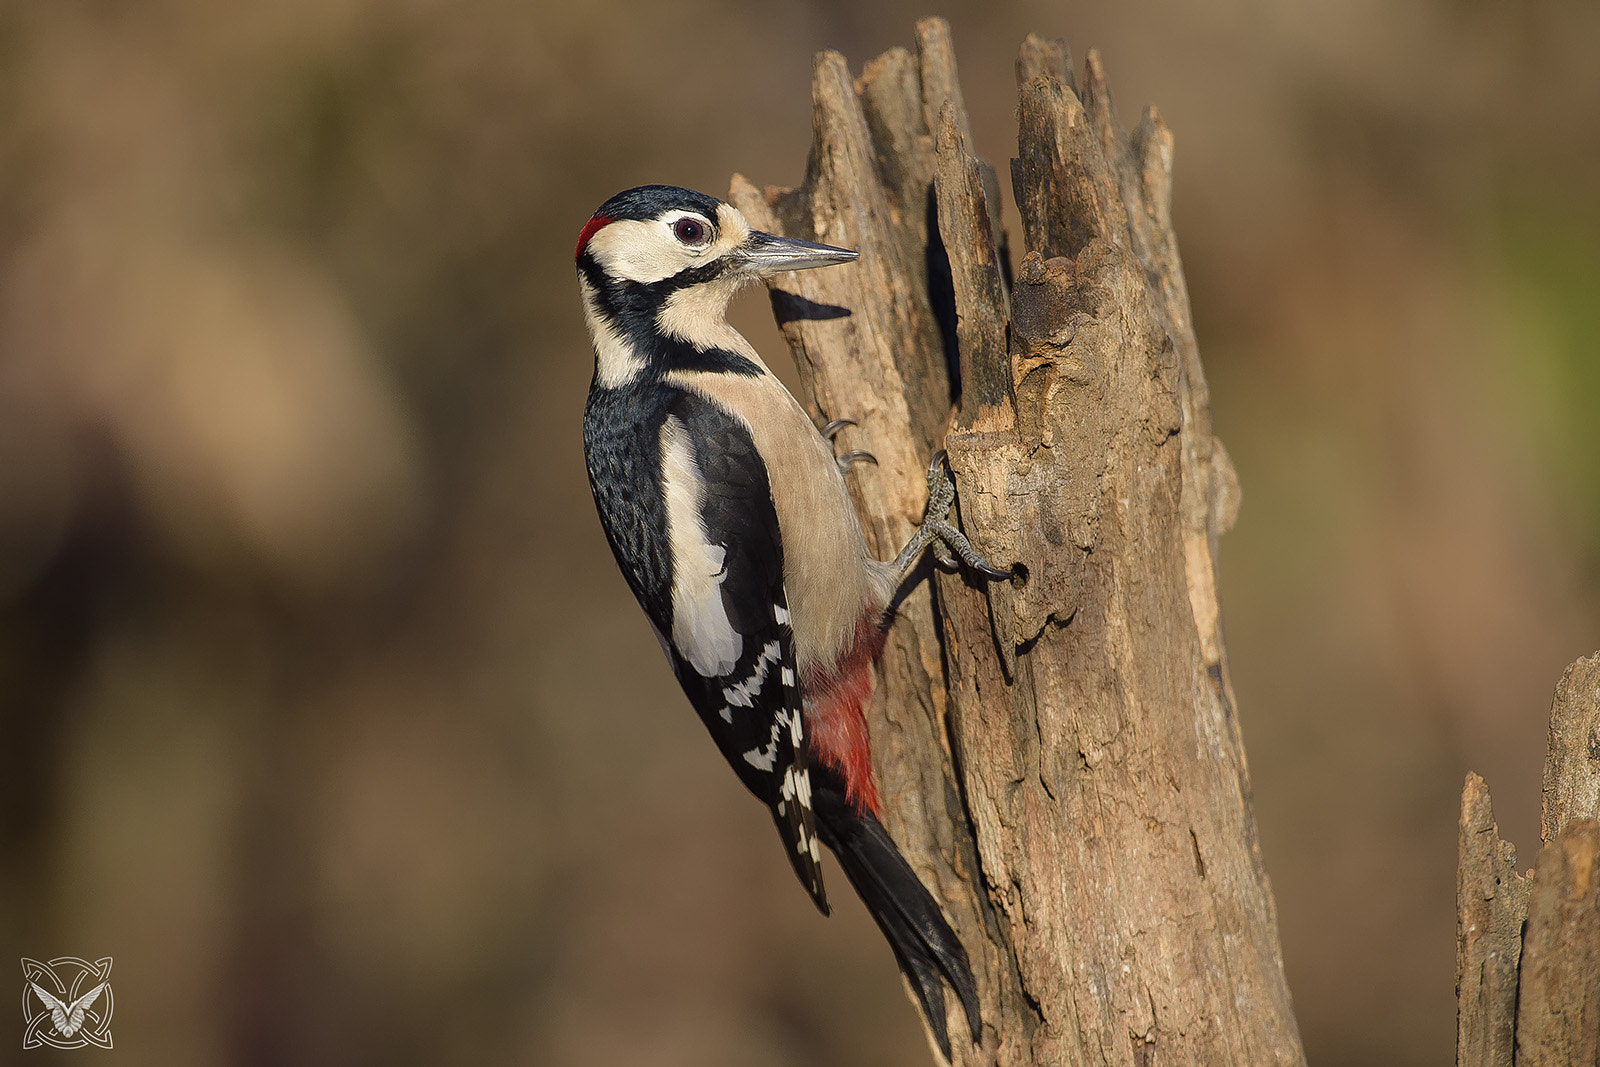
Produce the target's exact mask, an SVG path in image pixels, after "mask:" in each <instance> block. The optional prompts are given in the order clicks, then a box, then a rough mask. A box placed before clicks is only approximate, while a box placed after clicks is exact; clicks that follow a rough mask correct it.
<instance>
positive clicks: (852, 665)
mask: <svg viewBox="0 0 1600 1067" xmlns="http://www.w3.org/2000/svg"><path fill="white" fill-rule="evenodd" d="M878 618H879V615H878V612H877V611H874V610H872V609H870V608H869V609H868V610H867V611H865V612H863V613H862V615H861V619H860V621H859V622H857V623H856V632H855V636H854V637H853V638H851V641H850V646H849V647H848V648H846V649H845V651H844V655H842V656H840V657H839V660H838V662H837V663H835V664H834V666H833V669H832V670H831V671H825V670H815V669H814V670H811V671H808V672H807V674H806V677H805V679H804V680H803V681H804V683H805V692H806V728H807V729H808V730H810V731H811V749H812V751H813V752H815V753H816V754H817V756H818V758H820V759H821V760H822V762H823V763H825V764H827V765H828V766H829V767H832V768H833V769H834V770H836V771H838V772H839V775H840V777H842V778H843V779H844V790H845V797H846V799H848V800H849V801H850V803H852V804H854V805H855V806H856V809H857V810H858V811H867V812H871V813H872V814H873V815H874V816H876V815H877V814H878V804H879V801H878V785H877V783H876V782H874V781H873V780H872V747H871V743H870V741H869V739H868V737H867V718H866V716H865V715H863V714H862V713H861V709H862V708H864V707H865V706H866V703H867V700H868V699H869V698H870V697H871V696H872V664H873V661H874V660H876V659H877V658H878V656H879V655H880V654H881V653H882V652H883V637H884V634H883V630H882V629H881V628H880V627H879V626H878Z"/></svg>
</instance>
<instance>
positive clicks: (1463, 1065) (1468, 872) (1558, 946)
mask: <svg viewBox="0 0 1600 1067" xmlns="http://www.w3.org/2000/svg"><path fill="white" fill-rule="evenodd" d="M1597 812H1600V653H1596V654H1595V655H1593V656H1589V657H1588V658H1586V659H1580V660H1578V661H1577V662H1575V663H1573V664H1572V665H1571V666H1570V667H1568V668H1567V670H1566V673H1565V674H1564V675H1562V678H1561V682H1560V684H1559V685H1557V686H1556V693H1555V700H1554V702H1553V703H1552V705H1551V708H1550V744H1549V750H1548V752H1547V754H1546V756H1545V767H1544V820H1543V827H1542V829H1541V833H1540V836H1541V837H1542V838H1543V842H1544V848H1543V849H1542V850H1541V851H1540V852H1539V858H1538V861H1537V863H1536V864H1535V866H1534V869H1533V870H1532V871H1529V872H1528V873H1527V874H1519V873H1517V869H1516V867H1517V853H1516V850H1515V849H1513V848H1512V847H1511V846H1510V845H1509V844H1507V843H1506V842H1504V841H1501V840H1500V836H1499V829H1498V827H1496V826H1495V822H1494V810H1493V808H1492V806H1491V804H1490V800H1489V787H1488V786H1487V785H1485V784H1484V781H1483V779H1482V778H1479V777H1478V776H1477V775H1476V774H1469V775H1467V784H1466V788H1465V790H1464V791H1463V792H1462V795H1461V852H1460V860H1459V863H1458V866H1457V870H1456V913H1457V925H1456V1064H1457V1065H1458V1067H1511V1065H1512V1064H1513V1063H1514V1064H1516V1065H1517V1067H1557V1065H1561V1067H1569V1065H1575V1067H1585V1065H1587V1067H1597V1065H1600V823H1597V822H1596V821H1595V816H1596V814H1597Z"/></svg>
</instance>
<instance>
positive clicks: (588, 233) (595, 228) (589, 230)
mask: <svg viewBox="0 0 1600 1067" xmlns="http://www.w3.org/2000/svg"><path fill="white" fill-rule="evenodd" d="M615 221H617V220H616V219H613V218H612V217H611V216H610V215H596V216H595V217H594V218H592V219H590V220H589V221H588V222H586V223H584V224H583V229H581V230H579V231H578V247H577V248H576V249H574V250H573V252H572V259H573V261H574V262H576V261H577V259H578V257H579V256H581V255H583V250H584V249H585V248H588V247H589V238H591V237H593V236H594V235H595V234H596V233H598V232H599V231H600V227H602V226H604V225H605V224H606V223H608V222H615Z"/></svg>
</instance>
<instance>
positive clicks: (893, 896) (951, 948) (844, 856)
mask: <svg viewBox="0 0 1600 1067" xmlns="http://www.w3.org/2000/svg"><path fill="white" fill-rule="evenodd" d="M817 771H818V768H815V767H813V768H812V772H811V774H812V779H813V781H814V782H815V786H814V787H813V792H814V795H813V797H812V808H813V810H814V811H815V813H816V819H817V834H818V836H819V837H821V838H822V843H823V844H825V845H827V846H828V847H829V848H830V849H832V850H833V854H834V855H835V856H837V857H838V859H839V866H840V867H842V868H843V869H844V874H845V877H846V878H848V879H850V884H851V885H853V886H855V890H856V893H857V894H859V895H860V897H861V901H862V903H864V904H866V906H867V910H868V911H869V912H871V913H872V917H873V919H875V920H877V923H878V929H880V930H882V931H883V936H884V937H886V938H888V940H889V947H890V948H891V949H893V950H894V959H895V962H896V963H898V964H899V965H900V972H901V973H902V974H904V975H905V976H906V978H907V980H908V981H910V983H911V986H912V988H913V989H915V990H916V991H917V999H918V1000H919V1001H920V1002H921V1003H922V1014H923V1017H924V1018H926V1019H927V1020H928V1026H929V1027H930V1028H931V1029H932V1030H933V1036H934V1038H935V1039H936V1040H937V1041H938V1042H939V1050H940V1051H941V1052H943V1053H944V1058H945V1059H946V1060H947V1061H948V1060H949V1059H950V1036H949V1034H948V1033H947V1032H946V1030H945V1019H944V985H943V982H942V981H941V977H942V979H943V981H948V982H949V983H950V988H952V989H954V990H955V991H956V996H957V997H958V998H960V1000H961V1007H962V1010H963V1011H965V1012H966V1015H967V1025H968V1026H970V1027H971V1028H972V1043H973V1044H975V1045H976V1044H979V1043H980V1042H981V1041H982V1037H983V1031H982V1022H981V1019H980V1018H979V1015H978V990H977V986H976V985H975V984H974V982H973V980H972V967H971V965H970V964H969V963H968V962H967V950H966V949H965V948H963V947H962V945H961V940H960V939H959V938H957V937H956V933H955V931H954V930H952V929H950V924H949V923H947V922H945V921H944V915H943V914H942V913H941V912H940V911H939V905H938V904H937V903H936V902H935V901H934V899H933V897H932V896H930V895H929V894H928V891H927V890H926V889H924V888H923V887H922V883H921V882H920V881H919V880H918V879H917V876H916V873H915V872H913V871H912V870H911V867H910V865H909V864H907V863H906V861H905V857H904V856H902V855H900V850H899V849H898V848H896V847H895V844H894V840H893V839H892V838H891V837H890V836H889V832H888V831H887V830H885V829H884V828H883V824H882V823H880V822H878V820H877V819H875V818H873V817H872V815H871V814H869V813H865V812H858V811H857V810H856V808H855V805H853V804H851V803H850V802H849V801H848V800H846V799H845V795H844V790H843V788H842V787H839V786H837V785H836V783H835V782H834V781H830V780H829V779H832V778H833V777H834V776H833V775H832V774H830V773H828V771H827V770H826V769H824V770H823V773H822V774H820V775H819V774H818V773H817Z"/></svg>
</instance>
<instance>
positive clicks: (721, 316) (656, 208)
mask: <svg viewBox="0 0 1600 1067" xmlns="http://www.w3.org/2000/svg"><path fill="white" fill-rule="evenodd" d="M574 256H575V259H576V261H577V268H578V285H579V288H580V290H581V292H582V297H583V310H584V315H585V317H586V318H587V320H588V325H589V333H590V335H591V336H592V338H593V340H594V351H595V365H594V380H593V383H592V384H591V385H590V388H589V401H588V405H587V409H586V410H585V412H584V423H583V438H584V450H585V454H586V457H587V460H588V467H589V482H590V486H591V488H592V489H593V491H594V499H595V504H596V506H597V507H598V509H599V511H600V522H601V525H602V526H603V527H604V528H605V533H606V538H607V539H608V540H609V541H610V543H611V550H612V552H613V553H615V555H616V558H617V564H618V566H619V567H621V569H622V573H623V576H624V577H625V578H626V579H627V581H628V585H629V586H630V587H631V588H632V590H633V594H634V596H635V597H637V598H638V600H639V603H640V605H641V606H642V607H643V608H644V611H645V614H646V615H648V616H649V618H650V622H651V624H652V626H653V627H654V629H655V632H656V637H657V638H658V639H659V640H660V642H661V647H662V649H663V650H664V651H665V652H666V654H667V658H668V659H669V660H671V662H672V667H673V670H674V672H675V673H676V674H677V677H678V681H679V683H680V684H681V685H682V686H683V689H684V692H686V693H687V694H688V696H689V700H690V702H691V703H693V704H694V707H695V710H696V711H698V712H699V713H700V718H701V720H702V721H703V722H704V723H705V725H706V729H708V730H709V731H710V732H711V736H712V738H714V739H715V740H716V742H717V746H718V747H719V748H720V749H721V750H722V754H723V756H724V758H726V759H727V761H728V763H729V764H731V765H732V767H733V769H734V771H735V772H736V773H737V774H738V776H739V779H740V780H741V781H742V782H744V784H745V786H746V787H747V788H748V789H749V790H750V791H751V792H752V793H754V794H755V795H756V796H757V797H759V798H760V799H761V800H762V801H763V802H764V803H765V804H766V805H767V806H768V808H769V809H770V810H771V812H772V817H773V821H774V822H776V823H777V826H778V832H779V834H780V835H781V836H782V838H783V842H784V846H785V851H786V852H787V853H788V856H789V861H790V862H791V863H792V864H793V865H794V870H795V873H796V874H797V875H798V876H799V878H800V881H801V882H802V883H803V884H804V885H805V887H806V889H807V890H808V891H809V892H810V894H811V898H812V900H813V901H815V902H816V905H817V907H818V908H819V909H821V911H822V912H823V914H827V913H828V898H827V894H826V893H825V892H824V890H823V884H822V867H821V858H822V857H821V853H820V850H819V848H818V845H819V843H820V844H823V845H827V846H828V848H830V849H831V850H832V851H833V853H834V855H835V856H836V857H837V858H838V860H839V864H840V866H841V867H842V868H843V869H844V873H845V876H846V877H847V878H849V880H850V883H851V884H852V885H853V886H854V887H855V889H856V892H857V893H859V894H860V895H861V899H862V900H863V901H864V902H865V904H866V906H867V909H868V910H869V911H870V912H871V913H872V917H873V918H874V919H876V920H877V923H878V926H879V928H880V929H882V931H883V933H884V934H885V936H886V937H887V938H888V941H889V945H890V947H891V948H892V949H893V950H894V955H895V960H896V962H898V963H899V965H900V969H901V971H902V972H903V973H904V974H905V976H906V978H907V979H908V980H909V982H910V983H911V986H912V987H913V988H914V989H915V991H916V994H917V997H918V999H919V1001H920V1002H921V1005H922V1010H923V1014H924V1016H925V1017H926V1018H927V1020H928V1024H929V1026H930V1028H931V1030H932V1032H933V1034H934V1037H935V1039H936V1040H937V1042H938V1044H939V1046H940V1049H941V1051H942V1052H943V1053H944V1055H945V1058H946V1059H947V1060H948V1059H949V1056H950V1041H949V1037H948V1035H947V1033H946V1030H945V1013H944V987H943V985H942V981H941V976H942V979H943V980H945V981H948V982H949V983H950V985H951V987H952V988H953V989H954V990H955V992H956V995H957V996H958V997H959V998H960V1000H961V1005H962V1008H963V1010H964V1011H965V1013H966V1017H967V1022H968V1024H969V1026H970V1028H971V1030H972V1039H973V1041H974V1042H977V1041H978V1040H979V1037H980V1021H979V1014H978V999H977V991H976V989H975V987H974V985H973V980H972V970H971V967H970V965H969V964H968V962H967V953H966V950H965V949H964V948H963V947H962V945H961V942H960V940H959V939H958V938H957V937H956V935H955V932H954V931H953V930H951V928H950V925H949V924H948V923H947V922H946V921H945V919H944V916H943V915H942V914H941V913H940V910H939V905H938V904H937V903H935V902H934V900H933V898H932V897H931V896H930V895H929V894H928V891H927V890H926V889H924V888H923V886H922V883H921V882H920V881H918V879H917V876H916V875H915V874H914V873H913V872H912V870H911V868H910V866H908V865H907V863H906V861H905V859H904V857H902V856H901V854H900V851H899V850H898V849H897V848H896V847H895V844H894V842H893V841H892V840H891V839H890V837H889V835H888V833H887V832H886V831H885V830H884V828H883V826H882V824H880V823H879V821H878V818H877V815H878V812H879V810H880V807H881V803H882V802H881V799H880V797H879V795H878V790H877V787H876V785H875V784H874V782H873V777H872V766H871V760H870V753H869V749H868V739H867V724H866V720H865V718H864V717H863V715H862V706H863V704H864V703H865V702H866V700H867V698H868V697H869V696H870V695H871V692H872V664H873V662H874V661H875V660H876V659H877V657H878V655H879V653H880V652H881V651H882V649H883V642H884V632H885V629H886V627H887V626H888V623H889V605H890V602H891V598H892V597H893V595H894V594H895V592H896V591H897V587H898V586H899V585H900V584H901V583H902V582H903V581H904V580H905V578H906V576H907V575H908V573H909V572H910V570H911V569H912V567H913V566H914V565H915V564H916V562H917V559H918V557H919V556H920V555H921V554H922V551H923V550H924V549H925V548H926V547H927V546H928V545H929V544H934V545H935V547H936V548H937V550H938V554H939V556H940V558H941V559H944V560H945V561H946V562H949V556H948V551H947V550H953V551H954V552H955V553H957V554H958V555H960V556H961V557H962V558H963V559H964V560H965V561H966V562H967V564H968V565H969V566H971V567H973V568H974V569H976V570H977V571H979V572H980V573H982V574H984V575H985V576H986V577H988V578H991V579H1000V578H1005V577H1008V576H1009V575H1008V573H1007V572H1005V571H1000V570H997V569H995V568H993V567H991V566H989V565H988V564H987V563H986V562H984V561H983V560H982V559H981V558H980V557H979V556H978V555H977V553H976V552H975V551H974V550H973V549H972V547H971V545H970V544H968V542H967V540H966V538H965V537H963V536H962V535H961V533H960V532H959V531H957V530H956V529H955V528H954V527H953V526H952V525H951V524H950V523H949V520H948V518H947V516H948V513H949V509H950V505H951V503H952V501H953V499H954V488H953V486H952V484H951V482H950V481H949V478H948V476H947V475H946V473H945V468H944V463H943V457H942V456H936V457H935V459H934V464H933V466H932V467H931V468H930V472H929V489H930V502H929V508H928V514H927V517H926V521H925V522H924V523H923V525H922V526H921V527H920V528H919V529H918V532H917V534H916V535H915V536H914V537H913V538H912V539H911V541H910V543H909V544H907V545H906V548H905V550H904V551H903V552H901V553H900V555H899V557H898V558H897V559H895V560H893V561H891V562H880V561H879V560H877V559H875V558H873V556H872V555H871V554H870V553H869V551H868V549H867V543H866V538H865V537H864V536H863V534H862V531H861V524H860V520H859V519H858V518H857V516H856V513H855V509H854V507H853V505H852V504H851V501H850V496H849V493H848V491H847V489H846V488H845V482H844V477H843V473H842V466H841V460H838V459H835V457H834V454H833V449H832V445H831V444H830V441H829V439H828V438H827V437H825V436H824V433H823V432H819V431H818V430H817V428H816V426H815V425H814V424H813V423H812V422H811V420H810V418H809V417H808V416H807V415H806V413H805V411H804V410H803V409H802V408H801V407H800V405H799V403H798V402H796V400H795V399H794V397H793V396H791V395H790V394H789V392H788V390H786V389H785V388H784V387H783V385H782V384H781V383H780V382H779V381H778V379H777V378H775V377H774V376H773V375H772V373H771V371H769V370H768V369H767V366H766V364H765V363H763V362H762V361H761V357H760V356H758V355H757V354H756V351H755V349H754V348H753V347H751V345H750V343H749V342H748V341H746V340H745V339H744V337H742V336H741V335H740V334H739V333H738V332H737V331H735V330H734V329H733V328H732V327H731V326H729V325H728V322H727V320H726V318H725V312H726V309H727V305H728V301H729V300H730V299H731V298H732V296H733V295H734V293H735V292H736V291H737V290H738V289H739V288H740V287H742V286H743V285H745V284H747V283H749V282H752V281H755V280H756V279H759V278H763V277H766V276H768V275H772V274H776V273H778V272H781V271H790V270H800V269H803V268H808V267H822V266H827V265H829V264H836V263H848V262H850V261H852V260H854V259H856V258H857V253H855V252H852V251H849V250H848V249H843V248H833V247H831V246H828V245H822V244H814V243H812V242H809V241H799V240H794V239H790V238H784V237H775V236H772V235H771V234H766V233H761V232H759V231H757V230H753V229H751V228H750V226H749V225H748V224H747V223H746V222H745V219H744V217H743V215H741V214H740V213H739V211H738V210H736V209H735V208H734V207H732V206H731V205H729V204H726V203H723V202H722V201H719V200H717V199H715V198H713V197H709V196H705V195H703V194H701V193H696V192H691V191H689V190H687V189H677V188H672V187H670V186H661V185H647V186H642V187H640V188H637V189H629V190H627V191H626V192H622V193H618V194H617V195H616V196H614V197H612V198H611V199H610V200H607V201H606V202H605V203H604V204H602V205H601V206H600V209H599V210H598V211H597V212H595V214H594V216H593V217H592V218H591V219H590V220H589V221H588V223H587V224H586V225H585V226H584V227H583V231H582V232H581V233H580V234H579V235H578V247H577V250H576V252H575V254H574ZM829 429H830V431H831V430H833V429H836V426H835V425H833V424H830V428H829ZM859 455H860V454H853V455H852V456H851V457H845V459H844V461H843V465H848V460H849V459H850V458H856V457H857V456H859Z"/></svg>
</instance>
